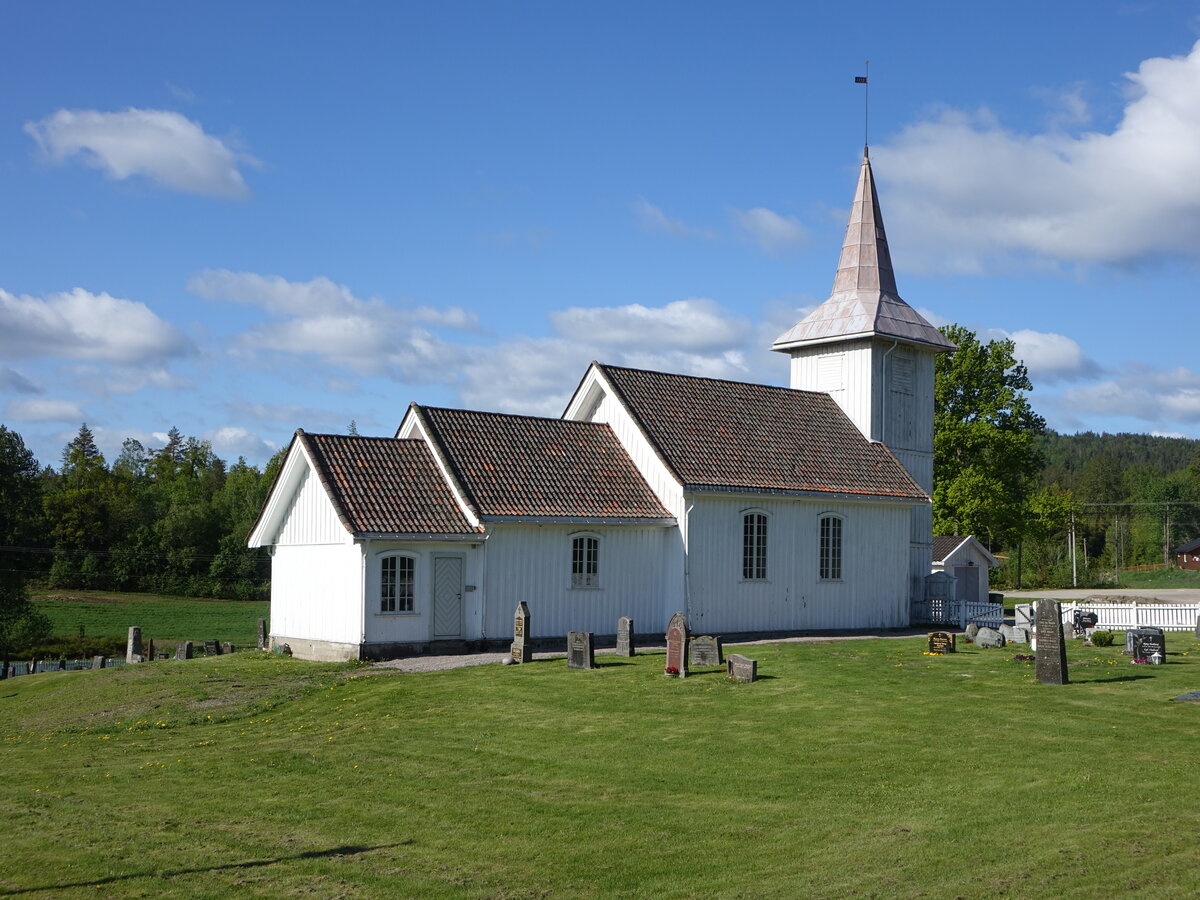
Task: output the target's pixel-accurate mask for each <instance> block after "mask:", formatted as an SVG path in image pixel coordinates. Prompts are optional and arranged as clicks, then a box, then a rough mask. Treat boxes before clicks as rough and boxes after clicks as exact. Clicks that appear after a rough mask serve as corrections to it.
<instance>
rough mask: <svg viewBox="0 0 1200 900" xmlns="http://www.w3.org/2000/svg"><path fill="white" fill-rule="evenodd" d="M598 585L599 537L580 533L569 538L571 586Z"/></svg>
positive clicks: (586, 586)
mask: <svg viewBox="0 0 1200 900" xmlns="http://www.w3.org/2000/svg"><path fill="white" fill-rule="evenodd" d="M599 586H600V538H598V537H596V536H595V535H591V534H582V535H578V536H577V537H573V538H572V539H571V587H573V588H594V587H599Z"/></svg>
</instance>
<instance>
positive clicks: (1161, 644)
mask: <svg viewBox="0 0 1200 900" xmlns="http://www.w3.org/2000/svg"><path fill="white" fill-rule="evenodd" d="M1129 635H1133V657H1134V659H1148V660H1150V662H1152V663H1156V664H1162V663H1165V662H1166V661H1167V636H1166V635H1165V634H1164V633H1163V630H1162V629H1161V628H1137V629H1134V630H1133V631H1129V632H1126V640H1128V636H1129Z"/></svg>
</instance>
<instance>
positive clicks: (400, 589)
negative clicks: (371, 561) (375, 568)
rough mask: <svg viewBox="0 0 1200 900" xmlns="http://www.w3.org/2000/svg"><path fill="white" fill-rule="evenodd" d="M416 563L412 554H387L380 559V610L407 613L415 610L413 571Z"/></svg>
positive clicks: (382, 611)
mask: <svg viewBox="0 0 1200 900" xmlns="http://www.w3.org/2000/svg"><path fill="white" fill-rule="evenodd" d="M415 569H416V564H415V562H414V560H413V558H412V557H411V556H385V557H383V558H382V559H381V560H380V561H379V611H380V612H381V613H406V612H412V611H413V608H414V607H413V573H414V572H415Z"/></svg>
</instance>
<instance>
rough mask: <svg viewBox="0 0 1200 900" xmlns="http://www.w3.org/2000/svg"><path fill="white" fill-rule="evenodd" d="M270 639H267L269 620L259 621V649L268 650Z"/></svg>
mask: <svg viewBox="0 0 1200 900" xmlns="http://www.w3.org/2000/svg"><path fill="white" fill-rule="evenodd" d="M268 641H269V638H268V637H267V620H266V619H259V620H258V649H259V650H266V649H267V647H268Z"/></svg>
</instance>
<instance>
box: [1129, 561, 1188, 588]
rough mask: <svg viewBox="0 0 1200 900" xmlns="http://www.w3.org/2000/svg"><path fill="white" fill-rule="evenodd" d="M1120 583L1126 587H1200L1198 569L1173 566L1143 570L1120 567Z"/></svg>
mask: <svg viewBox="0 0 1200 900" xmlns="http://www.w3.org/2000/svg"><path fill="white" fill-rule="evenodd" d="M1120 584H1121V587H1127V588H1200V570H1196V569H1176V568H1175V567H1174V566H1172V567H1171V568H1169V569H1151V570H1149V571H1144V572H1138V571H1135V570H1133V569H1122V570H1121V578H1120Z"/></svg>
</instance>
